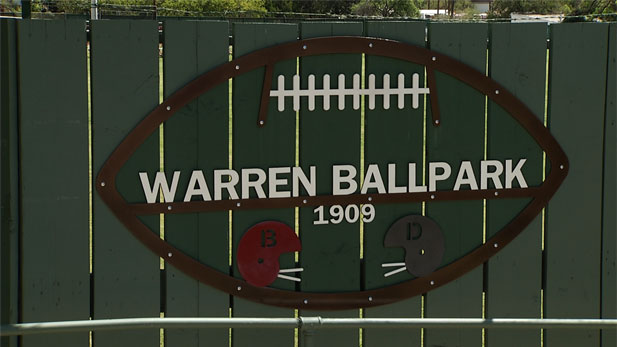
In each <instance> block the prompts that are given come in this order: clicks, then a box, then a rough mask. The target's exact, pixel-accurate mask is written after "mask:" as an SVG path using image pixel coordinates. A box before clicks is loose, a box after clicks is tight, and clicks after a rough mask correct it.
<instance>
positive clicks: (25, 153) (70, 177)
mask: <svg viewBox="0 0 617 347" xmlns="http://www.w3.org/2000/svg"><path fill="white" fill-rule="evenodd" d="M18 47H19V66H20V69H19V93H20V162H21V167H20V169H21V170H20V175H21V178H20V191H21V212H22V215H23V216H24V218H22V221H21V223H22V224H21V237H22V239H21V255H20V256H21V259H22V263H21V283H22V286H21V288H22V292H21V300H22V316H21V318H22V321H24V322H41V321H62V320H81V319H88V317H89V316H90V277H89V263H88V256H89V253H88V94H87V90H88V87H87V81H88V77H87V66H86V33H85V31H84V22H83V21H80V20H75V21H66V22H60V21H53V22H52V21H20V22H19V24H18ZM41 57H48V59H41ZM59 81H62V83H58V82H59ZM58 100H63V101H64V102H58ZM68 100H70V102H66V101H68ZM87 343H88V333H83V332H82V333H74V334H54V335H51V336H25V337H23V340H22V345H23V346H40V345H46V346H83V345H85V344H87Z"/></svg>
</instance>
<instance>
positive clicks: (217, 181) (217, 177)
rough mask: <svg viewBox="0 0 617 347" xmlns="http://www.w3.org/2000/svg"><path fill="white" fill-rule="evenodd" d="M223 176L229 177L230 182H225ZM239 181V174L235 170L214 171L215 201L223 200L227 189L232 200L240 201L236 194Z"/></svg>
mask: <svg viewBox="0 0 617 347" xmlns="http://www.w3.org/2000/svg"><path fill="white" fill-rule="evenodd" d="M223 176H228V177H229V182H223ZM238 181H239V177H238V173H237V172H236V171H235V170H214V200H221V199H222V197H223V189H227V192H228V193H229V197H230V198H231V199H232V200H235V199H238V193H237V192H236V184H238Z"/></svg>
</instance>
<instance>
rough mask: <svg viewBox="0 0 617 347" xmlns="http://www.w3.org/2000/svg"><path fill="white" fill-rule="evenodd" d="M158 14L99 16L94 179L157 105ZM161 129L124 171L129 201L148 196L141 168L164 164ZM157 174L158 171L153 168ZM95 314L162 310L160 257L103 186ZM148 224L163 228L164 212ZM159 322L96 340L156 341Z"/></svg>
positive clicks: (96, 205) (122, 186)
mask: <svg viewBox="0 0 617 347" xmlns="http://www.w3.org/2000/svg"><path fill="white" fill-rule="evenodd" d="M157 26H158V25H157V22H155V21H149V20H143V21H129V20H114V21H95V22H93V23H92V46H91V47H92V53H91V54H92V55H91V57H92V61H91V67H92V69H91V71H92V80H91V81H92V93H93V95H92V129H93V130H92V133H93V134H92V153H93V165H92V166H93V179H96V175H97V173H98V171H99V169H100V168H101V166H102V165H103V163H104V162H105V160H106V159H107V158H108V156H109V155H110V154H111V152H112V151H113V150H114V149H115V148H116V146H118V144H119V143H120V141H121V140H122V139H123V138H124V137H125V136H126V135H127V134H128V133H129V132H130V131H131V130H132V129H133V127H134V126H135V125H136V124H137V123H138V122H139V121H141V120H142V119H143V118H144V117H145V116H146V115H147V114H148V113H149V112H150V111H151V110H152V109H153V108H154V107H156V106H157V105H158V85H159V73H158V71H159V70H158V68H159V66H158V30H157ZM158 136H159V134H158V132H155V133H154V134H153V135H152V136H151V137H150V138H149V139H148V140H146V141H145V142H144V143H143V144H142V145H141V146H140V147H139V148H138V149H137V151H136V152H135V154H134V155H133V156H132V157H131V159H129V161H128V162H127V163H126V165H125V166H124V167H123V169H122V170H121V171H120V173H119V174H118V178H117V180H116V185H117V189H118V191H119V192H120V193H121V194H122V195H123V196H124V198H125V199H127V201H128V202H130V203H131V202H136V201H140V202H141V201H144V200H145V199H144V193H143V190H142V188H141V184H140V181H139V178H138V175H137V174H136V173H137V172H138V171H147V172H148V173H150V174H151V175H153V174H154V172H156V171H158V169H159V141H158ZM151 177H152V176H151ZM93 209H94V211H93V215H94V225H93V235H94V236H93V237H94V241H93V248H94V249H93V253H94V259H93V268H94V269H93V272H94V298H93V300H94V304H93V306H94V317H93V318H94V319H103V318H127V317H159V315H160V270H159V258H158V257H157V256H156V255H155V254H154V253H152V252H151V251H150V250H148V249H147V248H146V247H145V246H144V245H143V244H141V243H140V242H139V241H137V239H136V238H135V237H133V235H132V234H131V233H130V232H129V231H128V230H127V229H126V228H125V227H124V226H123V225H122V223H120V221H119V220H118V219H117V218H116V217H115V216H114V215H113V214H112V213H111V211H110V210H109V209H108V207H107V206H106V205H105V204H104V203H103V201H102V200H101V199H100V197H99V196H98V194H97V193H94V196H93ZM146 224H147V225H148V226H149V227H150V228H151V229H152V232H154V233H156V234H158V232H159V216H149V217H148V218H146ZM159 339H160V338H159V331H158V330H139V331H119V332H96V333H94V343H95V344H96V346H98V347H101V346H114V347H121V346H145V345H149V346H155V345H158V344H159Z"/></svg>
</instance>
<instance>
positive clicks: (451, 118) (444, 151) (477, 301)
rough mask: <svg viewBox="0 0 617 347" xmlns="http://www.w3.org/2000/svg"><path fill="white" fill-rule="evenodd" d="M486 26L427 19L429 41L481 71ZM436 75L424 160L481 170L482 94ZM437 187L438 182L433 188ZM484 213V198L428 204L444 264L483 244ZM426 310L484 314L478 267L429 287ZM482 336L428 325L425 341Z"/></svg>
mask: <svg viewBox="0 0 617 347" xmlns="http://www.w3.org/2000/svg"><path fill="white" fill-rule="evenodd" d="M487 29H488V26H487V25H486V24H453V23H435V24H433V23H431V24H429V31H428V34H429V46H430V48H431V50H434V51H437V52H439V53H443V54H446V55H449V56H451V57H453V58H455V59H457V60H459V61H461V62H463V63H465V64H467V65H469V66H471V67H473V68H475V69H476V70H478V71H481V72H483V71H485V65H486V38H487ZM435 77H436V87H437V92H438V93H439V108H440V112H441V123H440V126H439V127H435V126H432V125H427V144H426V146H427V162H437V161H443V162H448V163H449V164H450V166H452V167H453V172H454V173H455V172H456V170H457V168H458V166H459V164H460V162H461V161H462V160H471V162H472V165H474V164H475V165H474V171H475V172H479V162H480V160H482V159H483V154H484V95H482V94H480V93H479V92H478V91H476V90H475V89H472V88H471V87H469V86H466V85H464V84H462V83H461V82H459V81H458V80H454V79H453V78H452V77H449V76H445V75H441V74H439V73H437V74H436V76H435ZM427 119H431V118H430V117H429V116H427ZM455 179H456V175H455V174H453V175H451V176H450V178H449V179H448V180H446V181H444V183H443V187H453V186H454V180H455ZM439 189H440V186H439V185H438V186H437V193H439ZM441 189H444V188H441ZM448 189H449V188H448ZM482 214H483V204H482V201H464V202H458V201H457V202H429V203H427V204H426V215H427V216H428V217H430V218H432V219H434V220H435V221H436V222H437V223H438V224H439V226H440V228H441V230H442V232H443V235H444V239H445V243H446V245H445V249H446V252H445V254H444V259H443V265H446V264H448V263H450V262H452V261H454V260H455V259H457V258H459V257H460V256H461V255H462V254H464V253H466V252H469V251H471V250H472V249H474V248H475V247H477V246H479V245H481V244H482V228H483V220H482V218H483V217H482ZM425 316H426V317H430V318H435V317H461V318H463V317H476V318H478V317H482V267H478V268H476V269H474V270H472V271H471V272H469V273H467V274H465V275H463V276H462V277H460V278H458V279H457V280H454V281H452V282H450V283H448V284H446V285H444V286H442V287H440V288H437V289H435V290H433V291H430V292H429V293H427V295H426V308H425ZM481 338H482V336H481V331H480V330H479V329H478V330H471V329H452V330H450V329H449V330H447V331H446V330H435V329H427V330H426V335H425V344H426V345H428V346H441V345H443V346H478V345H480V343H481V341H482V340H481Z"/></svg>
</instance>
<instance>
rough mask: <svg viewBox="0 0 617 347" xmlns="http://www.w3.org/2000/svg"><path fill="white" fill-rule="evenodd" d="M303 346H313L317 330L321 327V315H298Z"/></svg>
mask: <svg viewBox="0 0 617 347" xmlns="http://www.w3.org/2000/svg"><path fill="white" fill-rule="evenodd" d="M298 321H299V323H300V327H299V328H300V336H302V347H313V335H315V330H316V329H318V328H319V327H321V325H322V324H321V322H322V320H321V317H298Z"/></svg>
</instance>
